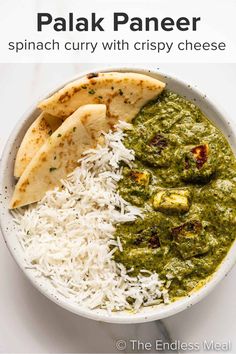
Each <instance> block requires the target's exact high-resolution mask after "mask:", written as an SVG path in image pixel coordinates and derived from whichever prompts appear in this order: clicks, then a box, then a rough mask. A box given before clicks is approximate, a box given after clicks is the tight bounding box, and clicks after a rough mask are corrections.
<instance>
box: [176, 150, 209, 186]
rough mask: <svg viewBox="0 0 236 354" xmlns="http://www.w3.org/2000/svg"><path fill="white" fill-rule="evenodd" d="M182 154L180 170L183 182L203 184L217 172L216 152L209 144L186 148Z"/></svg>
mask: <svg viewBox="0 0 236 354" xmlns="http://www.w3.org/2000/svg"><path fill="white" fill-rule="evenodd" d="M180 154H181V161H180V164H179V168H180V173H181V177H182V179H183V180H186V181H194V182H200V183H202V182H204V181H205V180H208V179H209V178H210V177H211V176H212V174H213V173H214V172H215V170H216V159H215V156H216V151H215V150H214V149H212V148H211V149H210V148H209V145H208V144H201V145H197V146H194V147H192V146H189V147H186V148H184V149H183V151H181V152H180Z"/></svg>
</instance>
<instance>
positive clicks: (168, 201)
mask: <svg viewBox="0 0 236 354" xmlns="http://www.w3.org/2000/svg"><path fill="white" fill-rule="evenodd" d="M190 198H191V194H190V191H189V190H188V189H163V190H160V191H159V192H157V193H156V194H155V196H154V198H153V207H154V209H156V210H158V211H161V212H166V213H173V212H174V213H185V212H187V211H188V210H189V208H190Z"/></svg>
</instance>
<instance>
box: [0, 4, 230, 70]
mask: <svg viewBox="0 0 236 354" xmlns="http://www.w3.org/2000/svg"><path fill="white" fill-rule="evenodd" d="M37 12H48V13H50V14H52V16H53V19H55V18H57V17H61V16H62V17H64V18H65V19H68V13H69V12H73V13H74V18H75V20H76V19H77V18H78V17H81V16H82V17H88V18H89V19H90V14H91V12H96V14H97V16H98V17H104V22H103V23H104V29H105V31H104V32H100V31H95V32H91V31H89V32H78V31H73V32H69V31H66V32H55V31H54V30H53V26H52V25H53V23H54V20H53V22H52V25H49V26H45V27H44V28H45V29H44V30H43V31H42V32H37ZM114 12H126V13H127V14H128V15H129V17H130V19H131V18H132V17H136V16H138V17H140V18H142V19H143V20H144V18H145V17H152V16H154V17H157V18H158V19H159V20H161V19H162V18H164V17H172V18H173V19H174V20H175V21H176V20H177V19H178V18H179V17H187V18H189V19H190V20H191V18H192V17H201V21H200V22H199V23H198V25H197V31H195V32H193V31H186V32H181V31H178V30H177V29H175V30H173V31H171V32H165V31H163V30H160V29H159V30H158V31H156V32H155V31H149V32H145V31H144V30H143V31H142V32H132V31H131V30H130V29H129V24H126V25H123V26H122V27H120V30H119V32H113V13H114ZM235 13H236V1H235V0H226V1H224V0H197V1H190V0H178V1H176V0H165V1H163V0H112V1H111V0H83V1H82V0H69V1H68V0H50V1H48V0H7V1H1V5H0V43H1V51H0V62H31V63H36V62H45V63H47V62H52V63H54V62H58V63H66V62H67V63H73V62H86V63H88V62H90V63H94V62H97V63H98V62H100V63H103V62H104V61H105V60H106V62H112V63H120V62H129V63H132V62H139V63H143V62H146V63H153V62H157V61H158V62H159V63H160V62H162V63H166V62H188V63H189V62H196V63H198V62H205V63H206V62H236V43H235ZM67 28H68V21H67ZM53 38H54V39H56V40H58V41H60V42H61V43H63V42H64V41H75V42H78V41H79V42H81V41H99V43H101V41H108V40H113V39H120V40H121V39H124V40H126V41H127V40H128V41H130V42H131V43H132V42H134V41H147V39H149V40H151V41H157V42H158V41H164V42H165V41H174V42H175V44H176V43H178V42H179V41H184V40H191V41H193V42H196V41H197V42H205V41H208V42H212V41H218V42H221V41H225V42H226V44H227V49H226V50H225V51H223V52H221V51H218V52H212V51H206V52H205V51H188V52H180V51H177V50H174V51H172V52H171V53H169V54H167V53H166V52H161V53H159V54H158V53H157V52H156V51H146V52H145V51H144V52H137V51H135V50H132V48H131V47H130V50H129V51H128V52H127V51H117V52H114V51H107V52H104V50H103V49H102V47H101V46H100V47H99V50H97V51H96V52H95V53H93V54H91V53H90V52H89V51H88V52H84V51H74V52H71V51H69V52H68V51H66V50H60V52H52V51H41V52H40V51H32V50H31V51H25V52H23V51H22V52H20V53H18V54H16V53H15V52H13V51H8V42H10V41H23V42H24V40H25V39H26V40H27V41H50V40H52V39H53ZM104 58H106V59H104Z"/></svg>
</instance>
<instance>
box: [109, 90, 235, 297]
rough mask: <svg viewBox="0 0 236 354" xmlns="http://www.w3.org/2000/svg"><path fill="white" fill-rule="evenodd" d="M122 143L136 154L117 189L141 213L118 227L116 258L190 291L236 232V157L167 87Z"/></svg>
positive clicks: (174, 291)
mask: <svg viewBox="0 0 236 354" xmlns="http://www.w3.org/2000/svg"><path fill="white" fill-rule="evenodd" d="M124 144H125V146H127V147H128V148H130V149H133V150H134V152H135V162H134V165H133V166H132V168H129V167H128V166H124V167H123V178H122V179H121V181H120V182H119V193H120V194H121V195H122V197H123V198H124V199H126V200H127V201H129V202H130V203H132V204H133V205H137V206H139V207H141V208H143V211H144V218H143V219H142V218H138V219H137V220H136V221H135V222H132V223H125V224H121V225H118V227H117V229H116V236H119V237H120V240H121V243H122V246H123V252H120V251H116V253H115V260H116V261H117V262H121V263H123V264H124V265H125V266H126V267H127V268H128V269H131V268H132V269H133V271H132V273H131V274H133V275H137V274H138V273H139V271H140V270H142V269H146V270H149V271H156V272H157V273H158V274H159V275H160V277H161V279H163V280H165V279H171V285H170V288H169V295H170V298H171V299H172V300H173V299H174V298H176V297H179V296H184V295H187V294H188V293H189V292H190V291H191V290H192V289H193V288H195V287H196V286H200V284H202V283H203V282H204V279H206V278H207V277H208V276H209V275H211V274H212V273H213V272H214V271H215V270H216V268H217V266H218V265H219V264H220V262H221V261H222V259H223V258H224V256H225V255H226V253H227V251H228V250H229V248H230V246H231V244H232V242H233V241H234V239H235V236H236V210H235V202H236V163H235V157H234V155H233V153H232V151H231V148H230V146H229V144H228V142H227V141H226V139H225V137H224V136H223V135H222V133H221V132H220V131H219V130H218V129H217V128H216V127H215V126H214V125H213V124H212V123H211V122H210V121H209V120H208V119H207V118H206V117H205V116H204V114H203V113H202V112H201V111H200V109H199V108H198V107H196V106H195V105H194V104H193V103H192V102H190V101H187V100H186V99H185V98H183V97H180V96H179V95H177V94H175V93H173V92H170V91H167V90H166V91H164V92H163V93H162V94H161V95H160V96H159V97H158V99H157V100H155V101H152V102H150V103H148V104H147V105H146V106H145V107H144V108H143V109H142V110H141V111H140V113H139V114H138V115H137V117H136V118H135V120H134V121H133V129H132V130H131V131H128V132H127V134H126V137H125V139H124Z"/></svg>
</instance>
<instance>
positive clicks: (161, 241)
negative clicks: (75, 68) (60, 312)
mask: <svg viewBox="0 0 236 354" xmlns="http://www.w3.org/2000/svg"><path fill="white" fill-rule="evenodd" d="M39 107H40V109H41V110H42V113H41V114H40V116H39V117H38V118H37V119H36V121H35V122H34V123H33V124H32V126H31V127H30V128H29V129H28V131H27V133H26V135H25V137H24V139H23V141H22V144H21V146H20V148H19V151H18V154H17V158H16V163H15V170H14V174H15V177H16V178H19V180H18V182H17V184H16V187H15V191H14V194H13V197H12V201H11V206H10V207H11V209H15V208H19V207H25V206H27V205H29V204H32V203H36V204H33V206H31V207H30V208H31V209H29V210H28V209H27V208H24V209H23V213H22V214H21V215H20V217H19V219H18V220H17V222H18V224H19V225H20V226H21V231H20V235H21V238H22V240H23V241H22V243H23V244H25V250H26V251H27V249H28V247H31V249H30V251H29V254H30V260H29V261H30V263H31V264H33V265H34V266H35V267H37V269H38V271H39V272H41V273H42V275H43V274H44V272H45V270H43V269H41V268H42V265H44V264H45V262H48V263H49V266H48V267H49V268H47V269H50V272H51V273H50V277H51V279H53V280H54V284H55V283H56V282H57V281H58V279H59V280H60V282H59V283H58V284H59V285H58V286H61V284H64V287H65V288H66V287H67V288H68V289H69V290H68V291H73V292H74V293H73V294H75V295H76V299H77V300H76V301H79V302H80V303H83V302H84V303H85V305H86V306H88V307H90V308H94V307H99V306H100V307H101V308H105V307H107V308H109V309H110V310H116V311H117V310H122V309H127V308H128V309H130V308H132V305H133V304H134V309H136V310H138V308H139V307H140V306H142V305H144V306H145V305H148V304H158V303H160V302H162V301H164V302H168V301H169V300H168V301H167V295H166V294H167V292H168V293H169V295H168V296H169V298H168V299H170V300H174V299H176V298H177V297H181V296H186V295H188V294H189V293H190V292H191V291H192V290H193V289H197V288H199V287H200V286H201V285H202V284H203V283H204V282H205V281H206V280H207V279H208V277H209V276H210V275H212V274H213V273H214V271H215V270H216V268H217V266H219V264H220V263H221V261H222V260H223V258H224V257H225V255H226V254H227V252H228V250H229V248H230V246H231V245H232V243H233V241H234V240H235V235H236V209H235V202H236V162H235V157H234V155H233V152H232V150H231V148H230V146H229V144H228V142H227V140H226V138H225V137H224V136H223V134H222V133H221V131H220V130H219V129H218V128H217V127H215V126H214V125H213V124H212V123H211V122H210V121H209V120H208V118H207V117H206V116H205V115H204V114H203V113H202V112H201V110H200V109H199V108H198V107H197V106H196V105H195V104H193V103H192V102H190V101H188V100H186V99H185V98H184V97H181V96H179V95H178V94H176V93H174V92H171V91H169V90H167V89H166V88H165V84H164V83H162V82H160V81H159V80H156V79H153V78H151V77H149V76H146V75H141V74H135V73H101V74H100V73H99V74H98V73H95V74H90V75H88V76H87V77H85V78H82V79H79V80H77V81H75V82H72V83H70V84H68V85H67V86H65V87H64V88H63V89H61V90H60V91H58V92H56V93H55V94H54V95H52V96H51V97H49V98H48V99H46V100H44V101H43V102H41V103H40V104H39ZM119 121H124V122H122V124H121V125H122V127H123V128H121V125H120V126H119V127H118V128H117V123H118V122H119ZM127 122H128V123H132V124H128V123H127ZM122 129H123V130H122ZM106 159H107V160H106ZM78 161H79V163H78ZM73 171H74V172H73ZM71 173H72V177H68V178H69V179H68V180H67V176H68V174H71ZM62 179H65V182H64V183H63V185H62ZM24 213H25V214H24ZM57 213H58V214H57ZM22 215H23V216H22ZM35 215H36V217H37V222H38V226H37V222H36V223H35V224H34V225H33V226H30V227H29V228H28V230H27V229H26V225H28V224H29V223H30V220H31V219H33V218H34V217H35ZM48 215H49V216H50V217H49V216H48ZM57 215H58V217H57ZM86 218H88V220H89V222H88V221H87V222H86V220H87V219H86ZM111 219H112V220H111ZM84 220H85V224H84V226H83V223H84ZM71 225H72V226H73V225H74V226H73V227H72V226H71ZM81 225H82V226H83V227H82V228H81ZM88 225H89V226H88ZM111 225H112V226H111ZM46 229H47V232H46V231H45V230H46ZM80 229H81V230H82V231H81V230H80ZM83 230H86V231H84V232H83ZM45 232H46V233H45ZM100 233H101V237H100V236H99V235H100ZM36 234H37V235H36ZM45 234H46V235H47V238H46V246H47V247H46V248H45V251H42V250H44V248H43V247H45V244H44V242H45V240H44V238H45ZM90 234H91V236H90ZM96 237H97V238H96ZM49 241H50V244H51V247H49V246H48V245H49ZM60 242H62V245H63V249H60V247H61V246H59V245H60ZM78 242H82V243H81V244H82V246H81V247H79V246H78V248H77V249H75V247H76V246H75V245H77V244H78ZM92 242H95V246H96V247H95V246H94V247H92V250H93V252H95V251H96V250H98V251H96V252H100V251H99V250H101V249H102V250H103V251H102V252H103V253H99V254H93V257H92V259H91V260H90V261H89V264H90V269H88V270H87V271H86V272H85V271H84V269H85V268H86V264H87V263H86V262H87V261H86V254H87V257H89V252H91V248H89V247H90V246H91V243H92ZM101 242H102V245H101ZM54 246H55V249H54ZM65 247H67V248H65ZM86 247H88V249H87V248H86ZM101 247H102V248H101ZM37 248H38V250H36V249H37ZM65 249H66V251H65ZM39 250H40V251H39ZM83 250H84V251H85V254H84V253H82V252H83ZM104 250H105V251H104ZM36 251H37V252H36ZM40 252H41V254H39V253H40ZM43 252H45V253H43ZM53 252H54V253H53ZM71 252H72V253H73V254H75V253H76V252H77V253H76V254H77V258H76V257H75V256H73V255H71ZM104 252H105V253H104ZM33 254H35V256H33ZM55 257H56V258H55ZM96 257H97V258H96ZM26 258H27V257H26ZM42 259H43V261H40V260H42ZM45 259H46V261H45ZM55 259H56V261H55ZM101 259H102V260H103V263H101ZM67 262H68V263H67ZM73 262H74V263H73ZM92 262H94V263H92ZM96 262H97V263H96ZM67 264H69V268H66V267H67ZM71 264H74V267H75V269H76V271H75V269H74V271H73V272H71ZM103 267H104V268H103ZM65 269H66V271H65ZM91 270H92V271H91ZM99 270H102V273H101V272H100V273H99ZM90 271H91V274H90ZM65 272H66V273H65ZM76 272H77V273H76ZM96 272H97V273H96ZM126 272H127V274H128V275H129V276H128V275H127V274H126ZM145 272H146V273H145ZM144 273H145V274H146V275H145V274H144ZM75 274H77V275H76V276H75ZM78 274H79V275H78ZM94 274H95V275H96V279H100V280H99V282H96V286H100V285H101V284H102V285H101V286H100V288H99V289H97V288H96V291H95V292H94V288H93V285H92V284H94V283H93V281H94V276H95V275H94ZM106 276H107V277H108V278H107V279H109V281H107V280H106ZM148 277H149V278H148ZM78 279H79V283H78ZM104 279H105V280H106V281H107V282H106V284H107V285H106V286H104V285H103V284H104V281H105V280H104ZM148 279H150V280H151V282H150V284H149V285H147V284H148V283H147V281H148ZM113 282H114V283H113ZM77 283H78V284H77ZM154 283H155V287H154V288H153V285H152V284H154ZM88 284H91V289H90V288H89V290H90V293H89V295H88ZM122 284H123V285H122ZM124 284H125V285H124ZM83 286H84V287H83ZM94 286H95V285H94ZM109 286H110V287H111V288H110V290H109V291H110V292H109V291H106V287H109ZM142 287H143V288H144V289H146V290H145V292H142ZM122 289H123V290H122ZM153 289H154V291H153ZM155 289H156V290H155ZM83 291H84V293H86V294H87V295H86V296H85V295H84V293H83ZM113 291H115V293H114V294H116V295H114V294H113ZM96 293H97V294H99V296H100V297H99V299H97V298H96V301H95V300H94V296H95V295H96ZM118 293H119V296H118V295H117V294H118ZM109 294H110V295H109ZM143 294H146V295H143ZM79 295H81V300H78V298H79ZM139 295H140V296H141V297H139ZM109 296H110V297H109ZM88 299H89V301H90V302H89V301H88ZM91 299H92V300H91ZM160 299H164V300H160ZM86 301H87V302H86ZM91 303H92V305H91ZM94 304H95V305H94Z"/></svg>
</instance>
